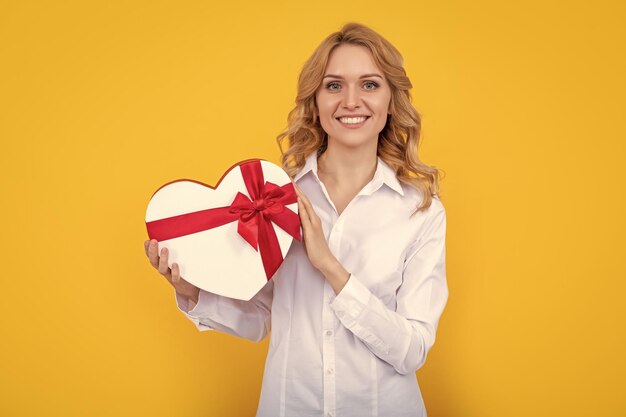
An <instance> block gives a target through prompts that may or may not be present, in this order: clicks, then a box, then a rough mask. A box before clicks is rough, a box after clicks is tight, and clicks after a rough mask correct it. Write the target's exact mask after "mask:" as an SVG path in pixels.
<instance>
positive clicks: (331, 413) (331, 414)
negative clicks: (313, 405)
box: [326, 411, 335, 417]
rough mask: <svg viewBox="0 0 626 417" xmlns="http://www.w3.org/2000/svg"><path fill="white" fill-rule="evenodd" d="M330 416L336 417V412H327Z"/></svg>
mask: <svg viewBox="0 0 626 417" xmlns="http://www.w3.org/2000/svg"><path fill="white" fill-rule="evenodd" d="M326 415H327V416H328V417H335V413H333V412H332V411H329V412H328V414H326Z"/></svg>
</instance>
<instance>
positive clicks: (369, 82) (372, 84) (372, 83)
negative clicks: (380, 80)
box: [363, 81, 378, 90]
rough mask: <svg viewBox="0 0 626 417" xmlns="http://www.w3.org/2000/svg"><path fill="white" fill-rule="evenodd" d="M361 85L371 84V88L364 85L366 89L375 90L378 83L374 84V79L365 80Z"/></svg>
mask: <svg viewBox="0 0 626 417" xmlns="http://www.w3.org/2000/svg"><path fill="white" fill-rule="evenodd" d="M363 85H365V86H368V85H370V86H372V88H368V87H365V89H366V90H375V89H376V88H378V84H376V83H375V82H374V81H366V82H365V84H363Z"/></svg>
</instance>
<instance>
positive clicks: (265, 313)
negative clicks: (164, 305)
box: [175, 281, 274, 342]
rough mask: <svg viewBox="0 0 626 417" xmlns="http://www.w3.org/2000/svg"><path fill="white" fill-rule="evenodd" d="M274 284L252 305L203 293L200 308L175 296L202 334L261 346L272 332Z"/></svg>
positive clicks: (199, 300)
mask: <svg viewBox="0 0 626 417" xmlns="http://www.w3.org/2000/svg"><path fill="white" fill-rule="evenodd" d="M273 294H274V281H269V282H268V283H267V284H266V285H265V286H264V287H263V288H262V289H261V290H260V291H259V292H258V293H257V294H256V295H255V296H254V297H252V298H251V299H250V300H249V301H245V300H236V299H234V298H229V297H224V296H221V295H217V294H214V293H210V292H208V291H204V290H202V289H200V295H199V296H198V304H195V303H194V302H193V301H192V300H189V299H187V298H186V297H184V296H182V295H180V294H178V293H177V292H175V297H176V304H177V306H178V308H179V309H180V311H182V313H183V314H185V316H187V318H189V320H191V321H192V322H193V323H194V324H195V325H196V328H197V329H198V331H201V332H202V331H207V330H218V331H221V332H224V333H227V334H230V335H233V336H237V337H242V338H244V339H248V340H252V341H255V342H259V341H261V340H263V339H264V338H265V337H266V336H267V335H268V333H269V331H270V329H271V309H272V299H273Z"/></svg>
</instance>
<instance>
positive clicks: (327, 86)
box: [326, 81, 339, 90]
mask: <svg viewBox="0 0 626 417" xmlns="http://www.w3.org/2000/svg"><path fill="white" fill-rule="evenodd" d="M333 86H337V87H339V83H338V82H335V81H333V82H330V83H328V84H326V88H328V89H329V90H337V88H332V87H333Z"/></svg>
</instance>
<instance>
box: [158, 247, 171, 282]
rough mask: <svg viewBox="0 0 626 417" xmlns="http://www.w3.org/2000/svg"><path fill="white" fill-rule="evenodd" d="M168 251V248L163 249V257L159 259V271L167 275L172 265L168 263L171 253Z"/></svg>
mask: <svg viewBox="0 0 626 417" xmlns="http://www.w3.org/2000/svg"><path fill="white" fill-rule="evenodd" d="M168 252H169V251H168V250H167V248H163V249H161V258H160V259H159V272H160V273H161V274H163V275H166V276H167V275H170V267H169V265H168V264H167V256H168V255H169V253H168ZM170 276H171V275H170Z"/></svg>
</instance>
